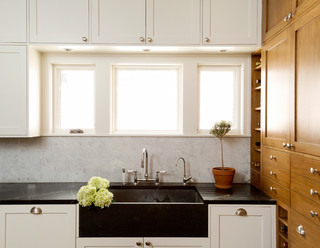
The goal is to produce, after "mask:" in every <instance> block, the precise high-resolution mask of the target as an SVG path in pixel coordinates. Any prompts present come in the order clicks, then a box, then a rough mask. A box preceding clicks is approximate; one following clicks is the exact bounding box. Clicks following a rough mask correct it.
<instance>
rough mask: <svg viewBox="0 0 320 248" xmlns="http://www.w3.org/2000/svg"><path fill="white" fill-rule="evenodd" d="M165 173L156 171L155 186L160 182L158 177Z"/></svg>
mask: <svg viewBox="0 0 320 248" xmlns="http://www.w3.org/2000/svg"><path fill="white" fill-rule="evenodd" d="M165 173H166V171H164V170H163V171H156V174H157V175H156V184H158V183H159V182H160V176H159V174H165Z"/></svg>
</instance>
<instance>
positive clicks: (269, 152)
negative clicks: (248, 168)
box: [262, 147, 290, 170]
mask: <svg viewBox="0 0 320 248" xmlns="http://www.w3.org/2000/svg"><path fill="white" fill-rule="evenodd" d="M271 156H272V159H271ZM265 164H269V165H273V166H277V167H280V168H282V169H285V170H290V154H289V153H286V152H280V151H277V150H273V149H269V148H264V147H263V148H262V165H265Z"/></svg>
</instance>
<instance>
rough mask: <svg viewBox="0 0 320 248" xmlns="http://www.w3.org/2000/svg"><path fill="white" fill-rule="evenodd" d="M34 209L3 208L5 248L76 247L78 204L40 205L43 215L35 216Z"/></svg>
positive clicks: (0, 211)
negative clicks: (32, 210)
mask: <svg viewBox="0 0 320 248" xmlns="http://www.w3.org/2000/svg"><path fill="white" fill-rule="evenodd" d="M33 207H35V206H33V205H2V206H0V223H1V227H0V236H1V243H0V247H1V248H17V247H28V248H29V247H32V248H43V247H46V248H57V247H59V248H69V247H75V238H76V237H75V231H76V217H75V216H76V211H75V209H76V206H75V205H70V204H69V205H39V206H36V207H37V208H41V210H42V213H40V214H32V213H31V209H32V208H33Z"/></svg>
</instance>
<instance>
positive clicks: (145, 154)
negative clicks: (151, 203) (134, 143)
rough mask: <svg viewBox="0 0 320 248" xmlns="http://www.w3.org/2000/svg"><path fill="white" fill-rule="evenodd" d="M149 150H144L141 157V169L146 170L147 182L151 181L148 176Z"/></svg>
mask: <svg viewBox="0 0 320 248" xmlns="http://www.w3.org/2000/svg"><path fill="white" fill-rule="evenodd" d="M148 166H149V163H148V150H147V149H146V148H143V150H142V157H141V168H144V178H145V179H146V180H148V179H149V174H148Z"/></svg>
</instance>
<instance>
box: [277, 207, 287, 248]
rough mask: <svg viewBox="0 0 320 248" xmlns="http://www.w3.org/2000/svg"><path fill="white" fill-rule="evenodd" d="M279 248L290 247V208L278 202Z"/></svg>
mask: <svg viewBox="0 0 320 248" xmlns="http://www.w3.org/2000/svg"><path fill="white" fill-rule="evenodd" d="M277 208H278V209H277V233H278V235H277V247H278V248H288V247H289V207H287V206H286V205H284V204H281V203H280V202H278V205H277Z"/></svg>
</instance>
